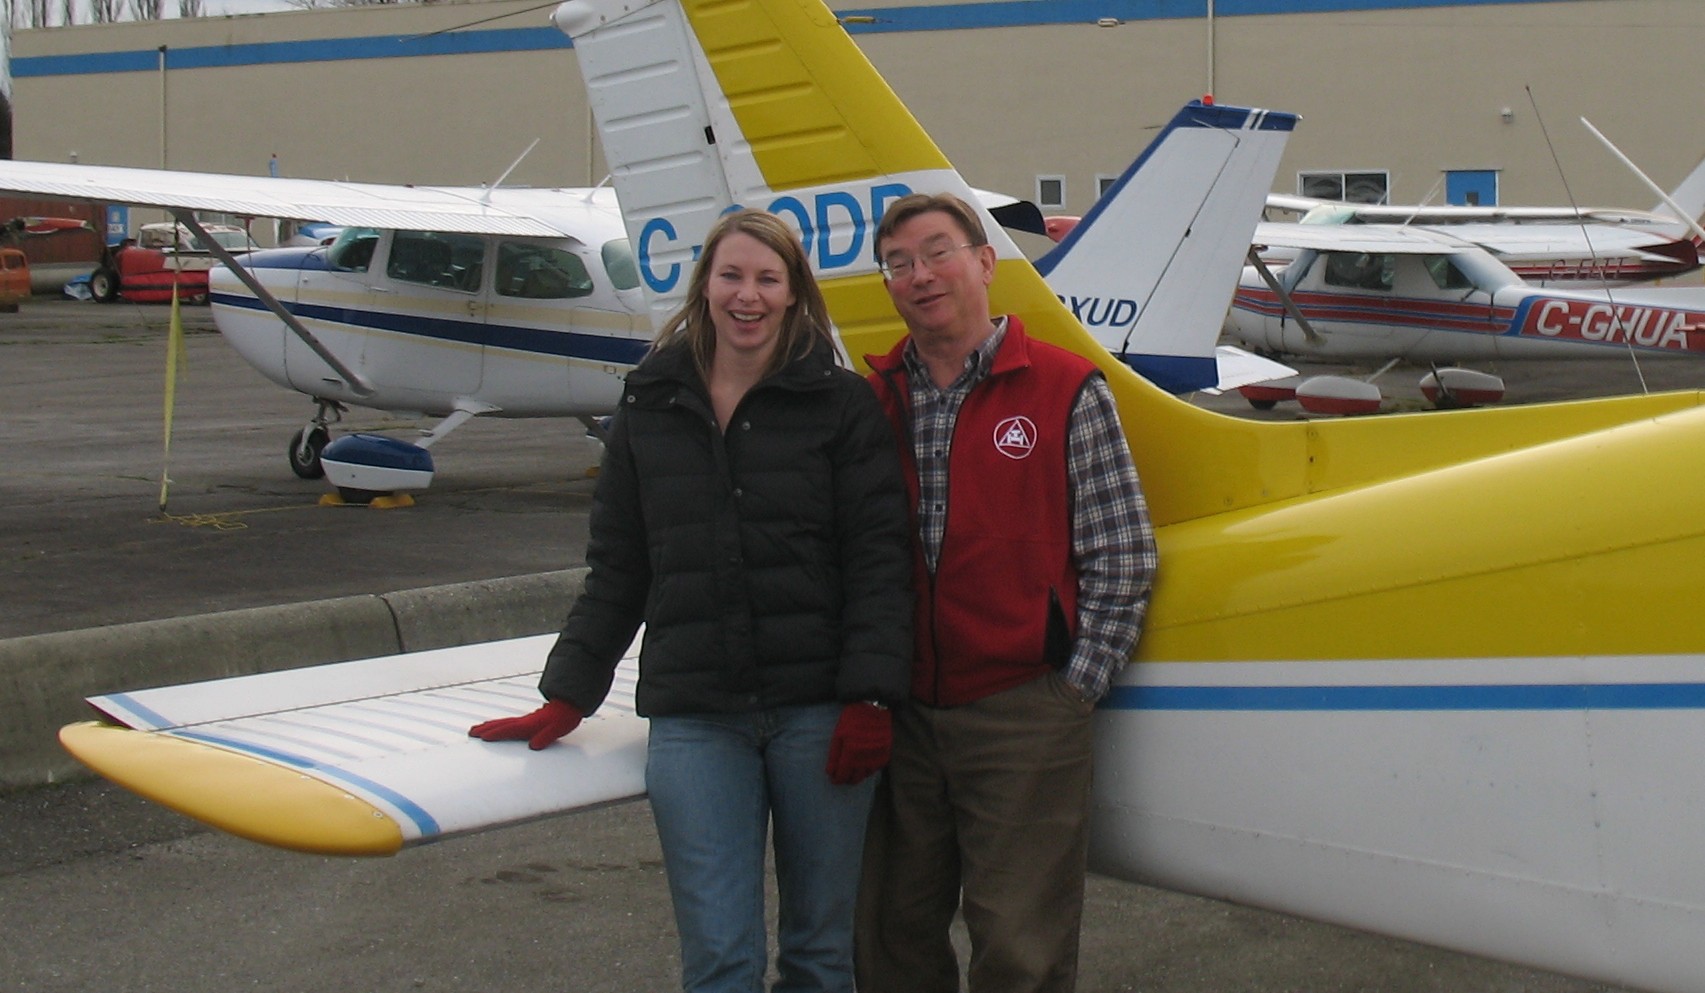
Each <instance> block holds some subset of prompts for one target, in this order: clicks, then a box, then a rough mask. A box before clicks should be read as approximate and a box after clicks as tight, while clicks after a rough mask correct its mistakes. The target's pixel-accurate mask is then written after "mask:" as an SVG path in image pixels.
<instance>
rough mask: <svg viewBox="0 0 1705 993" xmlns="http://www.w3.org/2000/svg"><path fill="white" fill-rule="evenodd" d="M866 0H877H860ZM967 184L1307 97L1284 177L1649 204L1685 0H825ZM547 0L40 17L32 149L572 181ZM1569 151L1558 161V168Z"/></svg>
mask: <svg viewBox="0 0 1705 993" xmlns="http://www.w3.org/2000/svg"><path fill="white" fill-rule="evenodd" d="M865 2H868V0H865ZM835 10H836V12H837V13H838V14H840V15H841V16H842V17H843V19H844V23H846V25H847V29H848V31H849V32H851V33H853V34H854V36H855V37H856V39H857V42H858V44H859V46H860V47H861V48H862V49H863V50H864V52H865V53H866V54H867V55H868V56H869V58H870V59H871V61H872V62H873V63H874V64H875V65H876V67H877V68H878V69H879V70H880V71H881V72H882V73H883V74H884V76H885V77H886V78H887V79H888V81H889V83H890V85H892V86H893V88H894V89H895V91H896V92H898V93H899V95H900V96H901V98H902V99H904V100H905V101H906V102H907V103H908V105H909V106H910V107H911V108H912V110H913V112H914V113H915V114H916V115H917V117H918V118H919V119H920V120H921V121H922V122H923V124H924V126H925V128H927V129H928V130H929V131H930V133H931V134H932V135H933V136H934V137H935V139H936V141H937V142H938V143H939V144H940V145H941V146H942V148H943V150H944V151H945V152H946V153H947V155H948V156H949V158H951V159H952V160H953V161H954V162H955V164H957V165H958V166H959V168H960V169H961V171H962V172H964V173H965V175H966V176H967V178H968V179H970V181H971V182H972V183H974V184H976V185H978V186H982V187H986V188H989V189H995V190H1000V191H1002V192H1007V193H1011V194H1014V195H1018V196H1024V197H1029V198H1033V199H1036V200H1037V201H1038V202H1040V203H1041V204H1043V206H1044V207H1045V209H1047V210H1048V211H1050V212H1060V213H1081V212H1083V211H1084V210H1087V209H1088V207H1089V205H1090V204H1091V203H1092V202H1093V201H1094V198H1095V196H1096V195H1097V193H1098V192H1099V191H1100V189H1101V188H1103V186H1104V184H1106V183H1108V182H1110V181H1111V180H1112V179H1113V178H1115V177H1117V176H1118V174H1119V173H1120V172H1121V171H1122V169H1123V168H1124V167H1125V166H1126V165H1127V164H1128V163H1129V162H1130V160H1131V159H1132V157H1134V155H1135V154H1136V153H1137V152H1138V151H1139V150H1140V149H1141V148H1142V147H1143V145H1144V144H1145V143H1146V142H1147V141H1148V139H1149V137H1150V136H1151V134H1152V133H1153V129H1154V128H1155V127H1156V126H1158V125H1160V124H1162V123H1164V122H1165V121H1166V120H1167V119H1168V118H1169V117H1170V116H1171V114H1172V113H1173V112H1174V111H1175V110H1176V109H1177V107H1178V106H1179V105H1181V104H1182V103H1183V102H1185V101H1187V100H1189V99H1192V98H1194V97H1198V96H1200V95H1201V94H1203V93H1205V92H1212V93H1213V94H1214V95H1215V97H1216V98H1217V99H1218V100H1219V101H1220V102H1221V103H1235V104H1249V105H1255V106H1262V107H1271V108H1276V109H1282V110H1288V111H1294V112H1297V113H1299V114H1301V115H1302V117H1303V121H1302V124H1301V125H1300V126H1299V128H1298V130H1297V132H1296V135H1295V137H1294V139H1293V141H1292V142H1291V146H1290V150H1289V152H1288V153H1287V155H1286V158H1285V161H1284V163H1283V164H1282V166H1281V169H1280V173H1279V176H1278V178H1277V180H1276V181H1275V187H1276V189H1278V190H1279V191H1282V192H1309V193H1316V194H1325V195H1335V194H1336V193H1338V192H1340V191H1343V190H1346V189H1347V190H1348V191H1349V192H1350V194H1351V195H1353V196H1355V197H1357V198H1363V199H1371V198H1377V197H1378V196H1380V195H1387V196H1388V197H1389V198H1390V199H1391V200H1392V201H1394V202H1399V203H1404V202H1410V203H1412V202H1417V201H1420V200H1422V199H1423V198H1429V199H1430V200H1431V201H1432V202H1441V201H1443V200H1445V199H1446V197H1447V195H1448V197H1449V199H1450V200H1452V201H1454V202H1470V201H1478V202H1481V203H1506V204H1525V203H1546V204H1556V203H1567V202H1569V201H1570V199H1571V197H1572V198H1573V199H1574V200H1575V201H1576V202H1579V203H1582V204H1589V203H1590V204H1599V205H1614V206H1635V207H1644V206H1650V205H1651V204H1652V203H1653V202H1654V200H1655V197H1653V196H1652V195H1651V194H1650V193H1649V192H1647V191H1646V189H1645V188H1644V187H1643V186H1642V185H1641V184H1639V182H1638V181H1637V180H1636V179H1634V178H1633V177H1632V176H1630V175H1629V174H1628V172H1627V171H1626V170H1625V169H1624V168H1623V167H1622V166H1621V165H1620V164H1618V163H1617V162H1616V161H1615V160H1614V159H1613V158H1612V157H1611V155H1610V154H1609V153H1608V152H1607V151H1606V150H1605V149H1603V148H1602V147H1601V146H1600V145H1599V144H1597V142H1596V141H1594V139H1592V138H1591V136H1590V135H1588V134H1587V132H1586V130H1585V129H1584V128H1583V127H1582V126H1581V124H1580V121H1579V119H1580V118H1582V117H1585V118H1588V119H1590V120H1591V121H1592V122H1593V123H1594V124H1595V125H1597V126H1598V127H1599V128H1600V129H1601V130H1602V131H1604V132H1605V133H1606V134H1607V135H1608V136H1609V137H1611V138H1612V139H1613V140H1614V141H1616V142H1617V143H1618V145H1620V147H1621V148H1622V149H1623V150H1624V151H1625V152H1627V154H1628V155H1630V156H1631V157H1632V158H1633V159H1634V160H1635V161H1637V162H1639V163H1640V164H1641V165H1642V167H1643V168H1644V169H1645V170H1646V171H1647V172H1648V173H1649V174H1650V175H1651V176H1652V177H1653V179H1655V180H1656V181H1657V182H1658V183H1659V184H1660V185H1663V186H1665V187H1671V186H1673V185H1674V184H1675V183H1676V182H1678V181H1679V180H1680V178H1681V177H1682V176H1683V175H1685V174H1686V173H1687V172H1688V170H1690V169H1691V168H1692V167H1693V166H1694V164H1695V163H1696V162H1697V161H1698V160H1699V159H1700V157H1701V155H1702V154H1705V111H1701V109H1700V107H1699V101H1698V95H1697V93H1696V92H1695V88H1694V87H1692V86H1690V85H1688V84H1687V82H1686V81H1687V80H1688V79H1690V78H1691V77H1690V75H1689V73H1688V69H1687V67H1688V66H1690V65H1692V64H1693V62H1694V60H1696V59H1697V57H1698V47H1699V44H1700V43H1701V42H1702V41H1705V3H1699V2H1698V0H1514V2H1501V3H1493V2H1484V0H1480V2H1471V0H1457V2H1444V0H1217V2H1216V0H983V2H979V0H972V2H962V3H940V2H933V3H932V2H925V3H910V4H908V3H894V4H890V5H877V6H859V7H856V8H855V7H840V6H836V7H835ZM550 11H551V8H550V7H548V6H544V7H541V6H540V5H539V4H538V3H537V2H536V0H449V2H439V3H432V4H406V5H384V6H373V7H355V8H342V9H327V10H310V11H291V12H282V13H267V14H249V15H241V16H224V17H212V18H203V19H194V20H168V21H155V22H130V23H121V24H107V25H91V26H82V27H69V28H49V29H38V30H30V31H20V32H18V33H17V34H16V36H15V38H14V41H13V55H12V74H13V78H14V84H13V89H14V104H15V129H14V144H15V151H16V154H17V156H18V157H19V158H22V159H42V160H60V161H77V162H83V163H95V164H112V165H136V166H164V167H167V168H172V169H190V170H206V171H215V172H237V173H255V174H266V173H267V172H268V171H272V170H276V171H277V172H278V173H279V174H281V175H288V176H299V177H313V178H327V179H331V178H338V179H343V178H347V179H353V180H365V181H374V182H408V183H432V184H456V185H465V184H477V183H481V182H491V181H493V180H495V179H496V178H497V177H498V176H500V175H501V174H502V173H503V172H504V170H505V169H507V168H508V167H509V166H510V164H511V163H512V162H514V160H515V159H516V158H517V157H518V156H520V155H521V154H522V152H523V151H524V150H525V149H526V148H527V147H528V145H529V144H530V143H532V142H533V141H534V140H535V139H537V140H538V145H537V147H536V148H534V149H533V151H532V152H531V153H530V154H528V155H526V157H525V158H524V159H522V161H521V162H520V164H519V165H518V166H517V167H516V168H515V170H514V171H513V173H511V175H510V178H509V180H508V181H509V182H511V183H516V184H523V185H532V186H556V185H587V184H589V183H594V182H597V181H599V180H600V179H601V178H602V168H603V167H602V163H601V161H600V158H599V154H598V150H597V147H596V142H595V141H594V139H593V133H592V127H591V122H590V118H589V113H588V109H587V104H586V99H585V95H584V92H583V89H582V87H581V83H580V79H579V75H578V73H577V71H576V69H575V66H574V65H573V60H574V57H575V56H574V51H573V49H572V48H571V47H570V45H569V43H568V41H567V39H566V38H565V37H564V36H562V35H561V34H560V33H558V32H557V31H556V30H555V29H554V28H553V27H552V26H551V25H550V24H549V21H548V17H549V14H550ZM1559 164H1560V165H1561V169H1559Z"/></svg>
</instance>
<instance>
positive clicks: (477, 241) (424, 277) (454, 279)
mask: <svg viewBox="0 0 1705 993" xmlns="http://www.w3.org/2000/svg"><path fill="white" fill-rule="evenodd" d="M484 262H485V239H483V238H476V237H474V236H473V235H466V234H446V233H444V232H440V231H398V232H397V233H396V235H395V236H394V237H393V238H392V239H391V257H390V259H389V260H388V261H387V262H386V264H385V275H387V276H389V277H391V278H392V279H395V280H398V281H400V282H404V283H424V284H425V285H427V286H440V287H443V288H444V289H448V290H464V291H467V292H470V293H471V292H474V291H477V290H478V289H479V288H480V273H481V270H482V268H483V265H484Z"/></svg>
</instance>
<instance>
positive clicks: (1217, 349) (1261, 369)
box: [1202, 345, 1297, 396]
mask: <svg viewBox="0 0 1705 993" xmlns="http://www.w3.org/2000/svg"><path fill="white" fill-rule="evenodd" d="M1214 363H1215V365H1216V366H1217V367H1218V368H1219V374H1220V378H1219V382H1217V383H1215V384H1214V385H1213V387H1212V388H1210V389H1205V390H1203V391H1202V392H1203V393H1208V394H1213V395H1216V396H1217V395H1218V394H1221V393H1224V392H1226V391H1227V390H1235V389H1237V388H1238V387H1239V386H1252V385H1254V384H1255V383H1267V382H1272V381H1273V380H1275V379H1284V378H1285V377H1286V376H1294V375H1296V374H1297V371H1296V370H1295V369H1292V368H1291V367H1290V366H1288V365H1285V364H1284V363H1283V362H1274V361H1273V360H1272V359H1269V358H1263V357H1261V356H1259V355H1256V354H1255V353H1254V352H1248V351H1244V350H1243V349H1241V348H1238V347H1237V346H1236V345H1216V346H1214Z"/></svg>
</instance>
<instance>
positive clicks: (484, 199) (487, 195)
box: [480, 138, 539, 205]
mask: <svg viewBox="0 0 1705 993" xmlns="http://www.w3.org/2000/svg"><path fill="white" fill-rule="evenodd" d="M538 147H539V139H537V138H534V139H533V143H532V144H531V145H528V146H527V147H526V148H525V149H523V150H522V152H521V154H520V155H517V156H515V161H514V162H511V163H509V168H507V169H505V170H503V175H501V176H499V177H497V181H496V182H494V183H492V184H491V185H490V186H487V187H486V188H485V192H484V193H482V194H480V203H483V204H487V205H489V204H490V203H491V191H492V190H495V189H497V188H498V187H499V186H502V185H503V181H504V180H506V179H508V178H509V174H510V173H512V172H514V171H515V167H516V166H518V165H520V164H521V160H522V159H524V158H526V157H527V156H529V155H531V154H532V153H533V149H535V148H538Z"/></svg>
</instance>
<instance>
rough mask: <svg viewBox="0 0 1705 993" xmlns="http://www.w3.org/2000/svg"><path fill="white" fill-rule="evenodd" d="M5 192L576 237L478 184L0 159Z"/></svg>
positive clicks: (464, 230) (414, 226)
mask: <svg viewBox="0 0 1705 993" xmlns="http://www.w3.org/2000/svg"><path fill="white" fill-rule="evenodd" d="M0 192H4V193H11V194H18V195H28V196H37V197H48V198H52V199H57V200H71V201H76V202H80V203H102V204H106V203H122V204H131V205H134V206H143V207H160V208H164V209H180V210H195V211H209V212H218V213H225V214H236V215H239V216H243V217H295V218H305V219H311V220H318V221H327V222H329V223H332V224H341V225H352V226H364V227H381V228H407V229H413V230H420V231H455V232H461V233H464V234H493V235H510V236H516V237H546V238H550V237H562V236H566V235H569V234H571V232H569V231H566V230H564V229H562V228H561V227H559V226H557V225H554V224H551V223H549V222H548V221H547V220H544V219H541V218H540V217H538V216H537V215H536V214H534V213H532V212H529V211H525V210H517V209H510V208H506V207H504V206H502V205H501V204H494V203H492V202H491V200H490V199H489V192H488V191H486V190H483V189H479V188H476V187H433V186H389V185H384V184H378V183H342V182H336V181H332V180H319V179H283V178H276V177H272V176H233V175H226V174H222V173H206V172H177V171H173V170H167V169H133V168H128V167H122V166H96V165H71V164H67V163H60V162H13V161H0Z"/></svg>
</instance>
